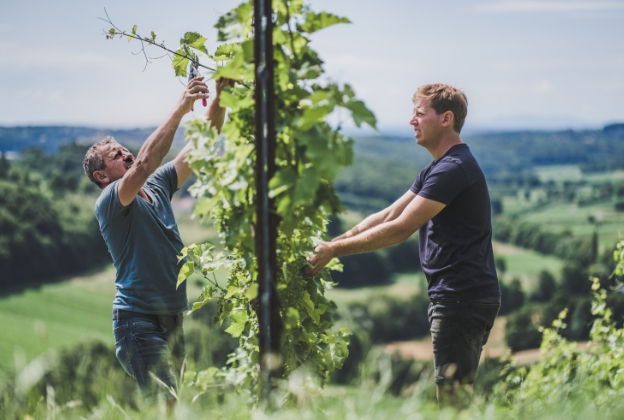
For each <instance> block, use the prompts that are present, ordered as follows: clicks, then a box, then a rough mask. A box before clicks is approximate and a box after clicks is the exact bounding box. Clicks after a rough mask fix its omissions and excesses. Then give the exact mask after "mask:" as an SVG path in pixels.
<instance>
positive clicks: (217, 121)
mask: <svg viewBox="0 0 624 420" xmlns="http://www.w3.org/2000/svg"><path fill="white" fill-rule="evenodd" d="M232 84H233V81H231V80H228V79H219V80H217V81H216V88H217V89H216V90H217V92H216V94H215V97H214V99H213V100H212V102H211V103H210V106H209V107H208V111H207V112H206V118H207V119H208V121H209V123H210V125H211V126H212V127H215V128H216V129H217V131H218V132H221V127H223V121H225V108H223V107H222V106H221V105H219V99H220V98H221V92H222V91H223V89H224V88H226V87H229V86H232ZM191 147H192V143H190V142H189V143H187V144H186V145H185V146H184V147H183V148H182V150H181V151H180V153H178V156H176V158H175V161H174V165H175V169H176V174H177V175H178V188H180V187H181V186H182V185H184V183H185V182H186V181H187V180H188V179H189V177H190V176H191V174H192V173H193V171H192V170H191V168H189V166H188V162H187V161H186V153H187V152H188V151H189V150H190V149H191Z"/></svg>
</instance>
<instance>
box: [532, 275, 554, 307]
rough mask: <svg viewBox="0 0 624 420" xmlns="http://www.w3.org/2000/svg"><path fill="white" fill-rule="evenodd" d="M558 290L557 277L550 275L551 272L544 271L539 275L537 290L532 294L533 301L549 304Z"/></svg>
mask: <svg viewBox="0 0 624 420" xmlns="http://www.w3.org/2000/svg"><path fill="white" fill-rule="evenodd" d="M556 290H557V283H556V281H555V277H554V276H553V275H552V274H551V273H550V271H547V270H542V271H541V272H540V273H539V279H538V284H537V289H536V290H535V291H534V292H533V293H532V294H531V300H534V301H537V302H548V301H549V300H550V299H551V298H552V297H553V295H554V294H555V291H556Z"/></svg>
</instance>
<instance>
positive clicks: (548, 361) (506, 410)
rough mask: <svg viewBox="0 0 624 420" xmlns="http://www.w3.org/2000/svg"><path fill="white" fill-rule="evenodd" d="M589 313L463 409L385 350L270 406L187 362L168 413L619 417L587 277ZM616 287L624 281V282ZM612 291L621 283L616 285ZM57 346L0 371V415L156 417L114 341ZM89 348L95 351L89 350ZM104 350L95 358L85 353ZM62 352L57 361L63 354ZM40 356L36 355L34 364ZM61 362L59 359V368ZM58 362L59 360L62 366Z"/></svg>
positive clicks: (280, 395) (619, 342) (623, 414)
mask: <svg viewBox="0 0 624 420" xmlns="http://www.w3.org/2000/svg"><path fill="white" fill-rule="evenodd" d="M615 254H616V262H617V267H616V273H617V275H622V274H624V242H621V243H620V244H619V245H618V248H617V250H616V253H615ZM592 291H593V301H592V314H593V315H594V317H595V319H594V322H593V326H592V329H591V334H590V341H589V343H588V344H587V346H584V347H583V348H579V346H578V345H577V344H575V343H573V342H570V341H568V340H566V339H565V338H563V337H562V336H561V334H560V331H561V330H562V329H563V328H564V327H565V325H564V322H563V319H565V311H564V312H562V313H561V314H560V316H559V318H558V319H557V320H555V321H554V323H553V325H552V327H551V328H547V329H544V330H543V338H542V344H541V348H540V350H541V354H542V357H541V359H540V361H539V362H537V363H536V364H534V365H532V366H526V367H516V366H514V365H512V364H510V363H508V364H507V366H506V367H505V369H504V370H503V374H502V376H501V378H500V380H499V382H498V384H497V385H496V386H494V389H493V391H492V392H489V393H484V392H481V393H477V394H476V395H475V397H474V400H473V403H472V404H471V406H470V407H469V408H468V409H465V410H462V411H457V410H455V409H453V408H444V409H439V408H438V407H437V405H436V403H435V399H434V397H433V387H432V383H431V377H430V375H422V376H421V380H420V381H419V382H417V383H416V384H415V385H414V386H412V387H411V388H410V389H409V391H407V392H405V390H404V392H403V393H402V394H401V395H393V394H392V393H391V392H389V391H390V389H391V387H392V383H393V375H394V373H396V372H393V371H392V370H393V369H392V366H393V364H391V363H390V358H389V356H387V355H377V356H376V357H370V358H369V360H368V361H367V362H366V363H364V364H363V365H362V367H361V375H360V379H359V381H358V383H357V384H355V385H351V386H341V387H337V386H329V387H325V388H320V387H319V386H318V384H317V383H316V381H315V380H314V377H313V376H312V375H311V374H309V373H308V372H306V371H305V370H299V371H295V372H294V373H293V374H292V375H291V376H290V377H289V378H288V379H287V380H285V381H283V382H282V383H281V384H279V386H278V389H277V390H276V392H275V394H274V396H275V401H274V402H273V405H274V408H273V410H272V411H270V412H267V411H265V410H263V409H262V408H258V407H251V406H250V405H249V404H248V401H249V398H248V397H246V396H244V395H236V394H235V393H234V392H232V391H229V390H228V389H226V388H225V387H223V386H222V384H218V383H215V382H214V381H212V380H211V379H210V378H204V379H205V380H204V379H202V378H198V377H197V375H194V374H193V373H192V372H191V371H190V370H189V372H187V373H186V375H185V377H186V378H192V380H191V381H187V382H186V383H183V384H181V386H180V391H179V395H178V398H179V401H178V404H177V406H176V408H175V410H174V411H173V413H171V417H172V418H179V419H188V418H224V419H250V418H254V419H262V418H271V419H292V418H300V419H386V418H401V419H410V418H413V419H421V418H436V419H440V418H441V419H444V418H459V419H472V418H483V419H494V418H505V419H507V418H513V419H534V418H552V419H560V418H566V419H587V418H594V419H621V418H624V398H623V396H624V328H622V327H621V326H618V325H617V324H616V322H615V321H614V320H613V317H612V313H611V310H610V309H609V308H608V307H607V305H606V299H607V290H605V289H602V288H601V287H600V282H599V280H598V279H593V280H592ZM620 292H621V287H620ZM612 293H618V291H612ZM83 350H84V351H83V353H84V356H87V357H84V358H81V357H78V356H76V355H80V354H81V352H73V353H67V354H63V353H61V355H60V356H59V358H58V359H57V361H50V362H48V363H47V364H46V363H44V362H41V361H38V362H34V364H31V365H29V366H27V367H25V368H23V369H22V370H20V371H19V372H17V373H16V374H15V375H12V376H10V377H6V378H1V379H2V382H1V383H0V417H1V418H3V419H12V418H20V419H22V418H46V419H72V418H89V419H120V418H130V419H135V418H137V419H142V418H145V419H148V418H149V419H153V418H163V417H165V416H166V414H167V413H166V408H165V406H164V404H153V405H145V404H144V403H143V402H142V401H141V399H140V398H139V397H138V395H137V392H136V390H135V387H134V384H133V383H132V381H131V380H130V379H129V378H128V377H126V376H125V375H124V374H123V372H121V371H120V369H118V368H116V367H115V364H116V361H115V360H114V356H113V354H112V351H110V349H107V348H106V347H105V346H102V345H100V346H92V347H85V348H84V349H83ZM91 353H101V354H99V356H101V357H99V358H97V359H94V358H93V357H90V356H93V354H91ZM92 360H100V362H99V363H97V364H94V363H92V362H90V361H92ZM61 361H62V363H61ZM37 363H39V364H37ZM55 366H57V368H55ZM58 366H63V369H58Z"/></svg>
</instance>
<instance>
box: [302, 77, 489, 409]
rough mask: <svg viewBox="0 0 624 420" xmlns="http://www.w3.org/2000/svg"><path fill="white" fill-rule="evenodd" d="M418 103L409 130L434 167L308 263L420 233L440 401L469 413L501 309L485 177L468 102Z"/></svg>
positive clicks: (444, 90) (449, 94)
mask: <svg viewBox="0 0 624 420" xmlns="http://www.w3.org/2000/svg"><path fill="white" fill-rule="evenodd" d="M413 102H414V111H413V115H412V118H411V120H410V124H411V125H412V126H413V127H414V131H415V137H416V141H417V143H418V144H419V145H421V146H423V147H424V148H425V149H427V151H429V153H430V154H431V156H433V159H434V160H433V162H431V164H430V165H429V166H427V167H426V168H425V169H423V170H422V171H421V172H420V174H419V175H418V177H417V178H416V180H415V181H414V183H413V184H412V186H411V187H410V188H409V190H408V191H407V192H406V193H405V194H404V195H403V196H402V197H400V198H399V199H398V200H397V201H396V202H394V203H393V204H392V205H390V206H389V207H387V208H386V209H384V210H382V211H380V212H377V213H375V214H372V215H370V216H368V217H367V218H365V219H364V220H363V221H362V222H360V223H359V224H357V225H356V226H355V227H353V228H352V229H350V230H349V231H347V232H346V233H344V234H342V235H340V236H338V237H337V238H335V239H333V240H332V241H331V242H323V243H321V244H320V245H318V246H317V247H316V249H315V254H314V255H312V256H311V257H310V258H309V259H308V261H309V262H310V263H311V265H312V268H311V270H310V272H311V274H312V275H316V274H318V273H319V271H320V270H321V269H322V268H323V267H324V266H325V265H326V264H327V263H328V262H329V261H330V260H331V259H332V258H334V257H341V256H344V255H350V254H357V253H362V252H369V251H374V250H376V249H379V248H383V247H387V246H390V245H394V244H397V243H400V242H403V241H405V240H406V239H407V238H409V237H410V236H411V235H412V234H413V233H414V232H415V231H416V230H419V244H420V260H421V265H422V269H423V272H424V273H425V276H426V277H427V282H428V293H429V299H430V302H431V303H430V305H429V312H428V316H429V322H430V324H431V335H432V340H433V353H434V365H435V376H436V385H437V390H438V401H439V402H440V403H451V404H455V405H463V404H464V403H466V402H467V401H468V397H469V396H470V395H471V393H472V384H473V383H474V379H475V375H476V371H477V367H478V364H479V357H480V355H481V349H482V347H483V345H484V344H485V342H486V341H487V338H488V336H489V332H490V329H491V328H492V324H493V322H494V318H495V317H496V315H497V313H498V308H499V306H500V289H499V285H498V278H497V276H496V270H495V266H494V256H493V252H492V226H491V212H490V198H489V194H488V190H487V185H486V182H485V177H484V176H483V172H482V171H481V168H480V167H479V165H478V163H477V161H476V160H475V158H474V156H473V155H472V153H471V152H470V149H469V148H468V146H467V145H466V144H464V143H462V141H461V138H460V135H459V134H460V131H461V128H462V126H463V124H464V120H465V118H466V114H467V107H468V106H467V99H466V96H465V94H464V93H463V92H462V91H461V90H459V89H457V88H454V87H453V86H450V85H445V84H431V85H424V86H421V87H420V88H419V89H418V90H417V92H416V93H415V94H414V97H413Z"/></svg>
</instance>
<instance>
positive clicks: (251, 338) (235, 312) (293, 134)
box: [180, 1, 375, 394]
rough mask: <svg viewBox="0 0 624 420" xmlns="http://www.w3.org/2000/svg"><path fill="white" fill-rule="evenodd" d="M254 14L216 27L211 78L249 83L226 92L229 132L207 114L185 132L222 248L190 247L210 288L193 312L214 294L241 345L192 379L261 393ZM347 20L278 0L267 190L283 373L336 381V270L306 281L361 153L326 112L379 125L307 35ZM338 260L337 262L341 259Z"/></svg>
mask: <svg viewBox="0 0 624 420" xmlns="http://www.w3.org/2000/svg"><path fill="white" fill-rule="evenodd" d="M252 11H253V6H252V3H251V2H245V3H243V4H241V5H240V6H238V7H237V8H235V9H233V10H232V11H230V12H229V13H227V14H226V15H224V16H222V17H221V18H219V20H218V22H217V24H216V28H217V29H218V33H219V35H218V39H219V41H222V42H225V43H224V44H222V45H221V46H219V47H218V48H217V50H216V51H215V53H214V55H212V56H211V57H212V58H213V59H214V60H215V61H216V62H217V64H218V66H217V67H218V68H217V70H216V72H215V73H214V75H213V77H214V78H218V77H227V78H232V79H236V80H238V81H239V82H240V83H239V84H237V85H235V86H234V87H232V88H229V89H227V90H226V91H225V92H223V95H222V97H221V105H222V106H224V107H226V108H228V109H229V111H230V112H229V119H228V122H227V123H226V124H225V125H224V127H223V135H224V139H223V140H222V139H221V138H220V137H219V135H218V134H217V133H216V131H215V130H214V129H213V128H211V127H210V126H209V123H207V122H206V121H200V120H197V121H193V122H191V123H190V124H189V125H188V127H187V132H186V136H187V139H188V140H189V141H192V142H193V145H194V150H193V151H192V152H191V153H190V154H189V162H190V165H191V167H192V169H193V171H194V172H195V174H196V175H197V183H196V184H195V185H194V186H193V187H192V188H191V191H192V193H193V194H194V195H195V196H196V197H197V198H198V203H197V207H196V214H197V215H199V216H200V217H207V218H210V219H211V220H212V221H213V223H214V225H215V227H216V229H217V231H218V232H219V235H220V238H221V240H222V245H223V249H224V251H223V253H222V254H217V253H215V252H214V250H213V249H212V248H211V247H210V246H209V245H206V244H203V245H195V246H191V247H188V248H187V249H186V250H185V251H184V252H185V256H186V257H187V260H186V262H185V265H184V267H183V268H182V270H181V275H180V281H184V279H185V278H188V276H189V275H191V274H192V273H200V274H202V275H203V276H204V278H206V279H207V282H208V284H207V286H206V287H205V289H204V292H203V294H202V297H201V299H200V300H199V301H198V302H196V303H195V304H194V305H193V308H194V309H195V310H196V309H199V308H200V307H201V306H203V305H204V304H206V303H207V302H209V301H211V300H216V301H217V302H218V308H219V315H218V317H219V320H220V321H221V322H222V323H224V324H225V326H226V327H227V329H226V331H227V332H229V333H230V334H231V335H232V336H234V337H237V338H238V340H239V347H238V349H237V350H236V351H235V352H233V353H232V354H230V356H229V359H228V362H227V363H228V369H227V370H226V371H224V372H223V373H219V372H215V371H211V372H206V373H204V374H201V373H197V376H196V377H193V379H192V380H193V381H194V383H195V384H196V385H198V386H199V388H201V389H209V388H210V387H212V386H214V383H215V381H217V382H218V381H219V380H225V381H226V382H228V383H231V384H233V385H235V386H236V387H237V389H238V390H240V391H242V390H246V392H249V391H251V392H252V394H253V391H254V390H256V389H257V388H256V387H257V384H258V382H257V379H258V338H257V336H258V314H257V312H256V311H257V307H258V299H257V281H256V274H255V273H256V272H257V263H256V258H255V252H254V247H255V244H254V239H253V228H254V226H255V224H256V221H255V217H256V215H255V200H256V198H255V195H256V190H255V183H254V165H255V154H254V149H255V144H254V100H253V95H254V92H253V90H252V89H250V88H249V86H252V85H253V82H254V80H253V77H254V74H253V55H252V38H251V35H252V34H251V22H252V20H251V13H252ZM342 21H344V19H339V18H336V17H333V16H332V15H329V14H326V13H325V14H323V13H321V14H317V13H314V12H312V11H311V10H310V9H309V8H307V7H304V5H303V2H301V1H288V2H287V1H280V2H276V4H275V22H276V26H275V29H274V31H273V39H274V50H275V89H276V101H277V103H276V111H277V121H276V124H277V127H276V131H277V145H276V151H275V157H276V173H275V176H274V177H273V178H272V179H271V180H270V183H269V187H270V197H271V198H272V199H273V200H274V203H275V206H276V210H277V215H278V217H279V227H278V238H277V249H278V256H277V258H278V261H277V264H278V278H277V292H278V302H279V315H280V317H281V319H282V321H283V333H282V342H281V355H280V356H281V368H282V372H283V374H284V375H288V374H289V373H290V372H293V371H294V370H295V369H297V368H299V367H300V366H302V365H306V366H308V368H309V369H311V370H312V372H313V373H314V374H315V375H317V376H318V377H319V378H321V380H327V379H329V377H330V374H331V372H332V371H333V370H334V369H336V368H337V367H339V366H340V365H341V364H342V362H343V360H344V359H345V357H346V355H347V341H346V339H347V337H348V334H349V333H348V331H347V330H345V329H336V328H332V326H333V320H334V313H335V304H334V303H333V302H331V301H329V300H328V299H327V298H326V297H325V291H326V290H327V289H328V288H329V287H331V285H332V281H331V277H330V275H329V272H328V270H325V271H323V272H322V273H321V274H320V275H319V276H318V277H315V278H311V277H309V276H308V275H307V274H306V269H307V262H306V256H307V255H309V253H310V252H311V251H312V249H313V247H314V245H315V243H317V242H318V241H320V240H321V238H322V237H323V232H324V231H325V228H326V223H327V218H328V216H329V215H330V214H335V213H336V212H337V211H338V210H339V203H338V199H337V197H336V194H335V192H334V189H333V187H332V183H333V182H334V180H335V178H336V175H337V173H338V171H339V170H340V168H341V167H344V166H346V165H349V164H350V163H351V161H352V153H353V152H352V140H351V139H349V138H347V137H345V136H344V135H342V134H341V133H340V132H339V131H338V130H336V129H334V128H332V127H331V126H330V125H329V124H328V123H326V122H325V117H326V116H328V115H329V114H331V113H332V112H334V110H336V109H338V108H343V109H346V110H347V111H348V112H349V114H351V115H352V117H353V119H354V121H355V122H356V124H358V125H359V124H361V123H366V124H369V125H372V126H374V124H375V120H374V116H373V115H372V113H371V112H370V111H369V110H368V109H367V108H366V107H365V106H364V105H363V103H362V102H361V101H359V100H358V99H357V98H356V97H355V94H354V92H353V89H352V88H351V87H350V86H348V85H344V86H340V85H338V84H336V83H331V82H323V81H321V80H320V79H319V78H320V76H321V75H322V72H323V68H322V61H321V60H320V59H319V58H318V55H317V54H316V52H315V51H314V50H313V49H312V48H311V47H310V45H309V44H310V40H309V38H308V35H309V34H310V33H311V32H314V31H316V30H319V29H321V28H322V27H326V26H329V25H330V24H334V23H339V22H342ZM306 22H307V23H306ZM292 27H297V28H298V31H292V29H291V28H292ZM332 266H333V267H334V268H336V267H338V265H337V264H335V263H334V264H333V265H332ZM215 268H221V269H226V270H227V271H228V277H227V280H226V282H225V283H224V284H218V283H217V282H216V280H214V279H212V278H211V272H212V271H213V270H214V269H215ZM200 377H201V378H202V379H201V380H199V379H198V378H200Z"/></svg>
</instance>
